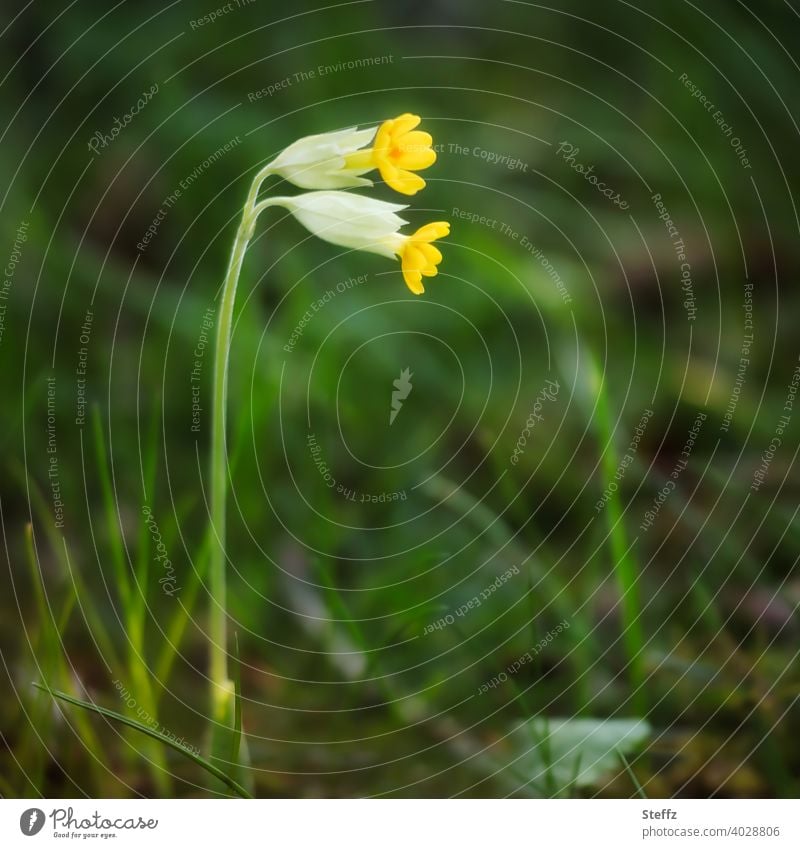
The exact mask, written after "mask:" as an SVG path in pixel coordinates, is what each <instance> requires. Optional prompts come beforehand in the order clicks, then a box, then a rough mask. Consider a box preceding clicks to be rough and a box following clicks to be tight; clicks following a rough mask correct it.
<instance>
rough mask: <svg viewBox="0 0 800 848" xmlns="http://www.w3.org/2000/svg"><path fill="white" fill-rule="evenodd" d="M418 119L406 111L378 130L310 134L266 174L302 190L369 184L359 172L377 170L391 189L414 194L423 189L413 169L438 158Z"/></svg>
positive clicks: (271, 163)
mask: <svg viewBox="0 0 800 848" xmlns="http://www.w3.org/2000/svg"><path fill="white" fill-rule="evenodd" d="M421 120H422V119H421V118H420V117H419V115H412V114H410V113H408V112H406V113H405V114H403V115H400V116H399V117H397V118H393V119H391V120H389V121H384V122H383V123H382V124H381V125H380V126H379V127H377V128H375V127H373V128H368V129H364V130H357V129H355V127H350V128H348V129H345V130H337V131H336V132H328V133H320V134H318V135H309V136H306V137H305V138H301V139H298V140H297V141H295V142H294V143H292V144H290V145H289V146H288V147H287V148H286V149H285V150H284V151H283V152H282V153H281V154H279V155H278V156H277V157H276V158H275V159H274V160H273V161H272V162H270V163H269V165H267V166H266V168H265V169H264V172H265V173H273V174H278V175H279V176H281V177H283V178H284V179H285V180H288V181H289V182H290V183H293V184H294V185H297V186H300V187H301V188H308V189H323V190H324V189H340V188H352V187H355V186H364V185H369V186H371V185H372V181H371V180H369V179H366V178H365V177H364V176H363V175H364V174H366V173H368V172H369V171H373V170H375V169H377V170H378V172H379V173H380V175H381V178H382V179H383V180H384V182H385V183H386V184H387V185H388V186H389V187H390V188H393V189H394V190H395V191H398V192H400V193H401V194H407V195H413V194H416V193H417V192H418V191H420V190H421V189H423V188H425V180H423V179H422V177H420V176H419V175H417V174H415V173H413V172H414V171H422V170H424V169H425V168H429V167H430V166H431V165H433V163H434V162H435V161H436V152H435V151H434V150H433V147H432V144H433V140H432V138H431V136H430V134H429V133H427V132H423V131H422V130H417V129H415V128H416V127H417V126H418V125H419V123H420V121H421ZM370 142H372V145H371V146H370V147H367V146H366V145H368V144H370Z"/></svg>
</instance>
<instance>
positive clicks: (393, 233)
mask: <svg viewBox="0 0 800 848" xmlns="http://www.w3.org/2000/svg"><path fill="white" fill-rule="evenodd" d="M420 120H421V119H420V117H419V116H418V115H411V114H409V113H406V114H403V115H400V116H399V117H397V118H394V119H392V120H389V121H384V122H383V123H382V124H381V125H380V126H379V127H372V128H369V129H363V130H359V129H356V128H355V127H351V128H349V129H345V130H337V131H335V132H328V133H320V134H318V135H310V136H306V137H305V138H301V139H298V140H297V141H295V142H294V143H292V144H290V145H289V146H288V147H287V148H286V149H285V150H284V151H283V152H282V153H280V154H279V155H278V156H277V157H276V158H275V159H273V160H272V162H270V163H269V164H268V165H266V166H265V167H264V168H263V169H262V171H261V172H260V173H259V175H258V177H257V178H256V181H257V184H258V185H260V182H261V181H263V180H264V179H265V178H266V177H267V176H269V175H271V174H275V175H277V176H280V177H283V178H284V179H285V180H287V181H288V182H290V183H292V184H293V185H296V186H299V187H300V188H305V189H311V191H307V192H306V193H305V194H299V195H296V196H294V197H270V198H267V199H266V200H262V201H261V202H260V203H257V204H255V205H254V207H253V213H254V217H253V220H254V219H255V217H256V216H257V215H258V213H259V212H261V211H262V209H265V208H266V207H267V206H282V207H283V208H285V209H287V210H288V211H289V212H290V213H291V214H292V215H293V216H294V217H295V218H296V219H297V220H298V221H299V222H300V223H301V224H302V225H303V226H304V227H305V228H306V229H307V230H309V232H311V233H312V234H313V235H315V236H318V237H319V238H321V239H324V240H325V241H328V242H331V243H332V244H336V245H339V246H340V247H347V248H351V249H353V250H366V251H368V252H370V253H377V254H380V255H381V256H386V257H387V258H389V259H393V258H394V257H398V258H399V260H400V267H401V269H402V272H403V279H404V280H405V282H406V285H407V286H408V288H409V289H410V290H411V291H412V292H413V293H414V294H422V293H423V292H424V291H425V287H424V286H423V284H422V278H423V277H434V276H436V274H437V273H438V267H437V266H438V265H439V263H440V262H441V261H442V254H441V253H440V252H439V250H438V248H436V247H435V246H434V244H433V242H434V241H436V240H437V239H440V238H444V237H445V236H447V235H449V233H450V224H449V223H447V222H446V221H435V222H433V223H430V224H425V225H424V226H422V227H420V228H419V229H417V230H416V231H415V232H413V233H410V234H406V233H401V232H400V229H401V227H402V226H403V225H404V224H407V223H408V222H407V221H405V220H404V219H403V218H401V217H400V216H399V215H398V214H397V213H398V212H401V211H403V210H404V209H406V208H408V207H407V206H405V205H402V204H396V203H388V202H386V201H383V200H375V199H373V198H369V197H365V196H364V195H361V194H355V193H352V192H348V191H342V190H341V189H346V188H353V187H357V186H371V185H372V184H373V183H372V181H371V180H369V179H367V178H366V177H365V176H364V174H366V173H368V172H370V171H373V170H377V171H378V173H379V174H380V176H381V177H382V179H383V181H384V182H385V183H386V185H388V186H389V187H390V188H392V189H394V190H395V191H397V192H400V194H405V195H414V194H416V193H417V192H418V191H420V190H421V189H423V188H424V187H425V180H423V179H422V177H420V176H419V175H418V174H416V173H415V171H421V170H424V169H425V168H429V167H430V166H431V165H433V163H434V162H435V161H436V153H435V151H434V150H433V146H432V139H431V136H430V135H429V134H428V133H426V132H422V131H421V130H418V129H416V127H417V126H418V125H419V123H420Z"/></svg>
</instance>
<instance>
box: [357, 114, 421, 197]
mask: <svg viewBox="0 0 800 848" xmlns="http://www.w3.org/2000/svg"><path fill="white" fill-rule="evenodd" d="M421 120H422V119H421V118H420V117H419V115H412V114H410V113H409V112H406V113H405V114H404V115H400V117H398V118H393V119H392V120H390V121H384V122H383V123H382V124H381V125H380V127H378V131H377V133H376V134H375V141H374V143H373V145H372V147H370V148H367V149H366V150H356V151H354V152H352V153H350V154H349V155H347V156H346V157H345V161H346V166H345V167H346V169H347V170H348V171H350V172H351V173H352V174H353V175H354V176H359V177H360V176H361V175H362V174H364V173H366V172H367V171H369V170H371V169H372V168H377V169H378V170H379V171H380V174H381V177H383V180H384V182H385V183H386V185H388V186H389V187H390V188H393V189H394V190H395V191H399V192H400V193H401V194H416V193H417V192H418V191H419V190H420V189H423V188H425V180H423V179H422V177H419V176H417V174H414V173H412V172H413V171H421V170H423V169H424V168H430V166H431V165H433V163H434V162H435V161H436V153H435V151H434V150H433V148H432V147H431V144H432V142H433V140H432V139H431V137H430V134H429V133H426V132H422V131H421V130H415V129H414V127H416V126H417V125H418V124H419V122H420V121H421Z"/></svg>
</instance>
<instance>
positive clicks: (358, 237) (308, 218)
mask: <svg viewBox="0 0 800 848" xmlns="http://www.w3.org/2000/svg"><path fill="white" fill-rule="evenodd" d="M267 206H282V207H283V208H284V209H287V210H288V211H289V212H290V213H291V214H292V215H293V216H294V217H295V218H296V219H297V220H298V221H299V222H300V223H301V224H302V225H303V226H304V227H305V228H306V229H307V230H308V231H309V232H310V233H312V234H313V235H315V236H317V237H318V238H321V239H324V240H325V241H328V242H331V244H336V245H339V246H340V247H348V248H351V249H353V250H365V251H367V252H369V253H377V254H379V255H380V256H385V257H387V258H388V259H393V258H394V257H395V256H396V257H398V258H399V259H400V267H401V269H402V272H403V279H404V280H405V283H406V285H407V286H408V288H409V289H410V290H411V291H412V292H413V293H414V294H422V293H423V292H424V291H425V287H424V286H423V285H422V278H423V277H435V276H436V274H437V273H438V267H437V266H438V265H439V263H440V262H441V261H442V254H441V252H440V251H439V250H438V248H436V247H434V246H433V244H432V243H431V242H433V241H436V240H437V239H440V238H444V237H445V236H447V235H449V233H450V224H448V223H447V222H445V221H437V222H434V223H431V224H425V226H423V227H420V228H419V229H418V230H417V231H416V232H414V233H412V234H411V235H406V234H404V233H401V232H400V228H401V227H402V226H403V225H404V224H407V223H408V222H407V221H406V220H404V219H403V218H401V217H400V216H399V215H398V214H397V213H398V212H402V211H403V210H404V209H407V208H408V207H407V206H404V205H402V204H397V203H387V202H386V201H385V200H375V199H374V198H371V197H363V196H362V195H359V194H353V193H351V192H346V191H309V192H306V193H305V194H300V195H297V196H296V197H270V198H267V199H266V200H262V201H261V203H259V204H258V206H257V207H256V214H258V213H259V212H260V211H261V210H262V209H263V208H265V207H267Z"/></svg>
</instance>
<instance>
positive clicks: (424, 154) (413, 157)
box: [392, 142, 436, 171]
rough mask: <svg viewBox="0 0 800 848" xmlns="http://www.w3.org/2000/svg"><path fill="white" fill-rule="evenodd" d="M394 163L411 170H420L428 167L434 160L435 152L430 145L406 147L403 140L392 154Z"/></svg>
mask: <svg viewBox="0 0 800 848" xmlns="http://www.w3.org/2000/svg"><path fill="white" fill-rule="evenodd" d="M392 158H393V159H394V162H395V164H396V165H399V166H400V167H401V168H408V169H410V170H412V171H422V170H424V169H425V168H430V166H431V165H433V163H434V162H435V161H436V153H435V152H434V151H433V150H431V149H430V147H427V148H423V147H419V148H418V147H407V146H406V144H405V142H404V143H403V144H401V145H400V147H399V148H398V151H397V153H396V154H394V153H393V154H392Z"/></svg>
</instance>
